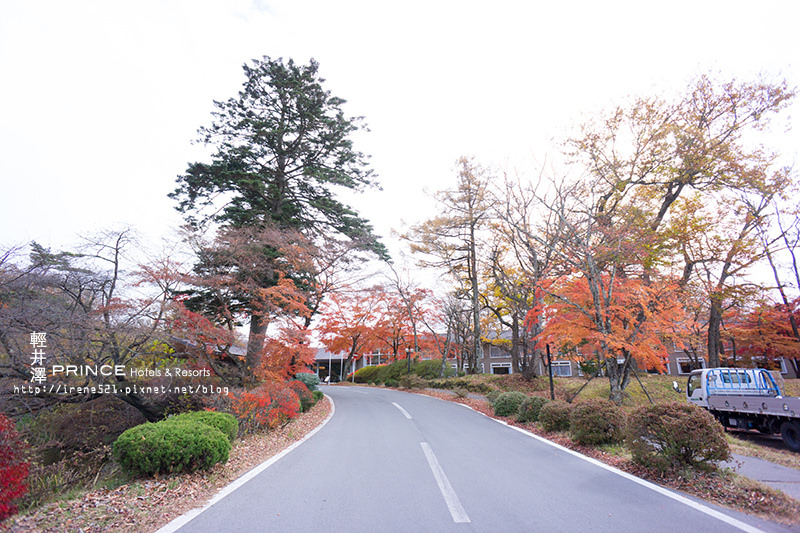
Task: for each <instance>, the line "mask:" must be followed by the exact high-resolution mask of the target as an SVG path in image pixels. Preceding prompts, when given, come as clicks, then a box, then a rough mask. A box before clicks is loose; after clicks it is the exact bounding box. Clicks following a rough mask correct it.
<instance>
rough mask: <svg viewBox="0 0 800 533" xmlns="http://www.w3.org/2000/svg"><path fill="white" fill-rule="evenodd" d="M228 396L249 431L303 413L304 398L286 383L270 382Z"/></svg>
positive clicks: (274, 426) (287, 419) (269, 425)
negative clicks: (301, 398)
mask: <svg viewBox="0 0 800 533" xmlns="http://www.w3.org/2000/svg"><path fill="white" fill-rule="evenodd" d="M228 398H229V399H230V402H231V403H230V407H229V409H230V411H231V412H232V413H233V415H234V416H235V417H236V418H237V419H238V421H239V425H240V426H241V427H242V428H243V430H244V431H245V432H254V431H259V430H263V429H274V428H276V427H278V426H281V425H283V424H285V423H286V422H288V421H289V420H291V419H292V418H294V417H296V416H297V415H298V414H299V413H300V398H298V396H297V393H296V392H295V391H294V390H292V388H291V387H290V386H289V384H288V383H286V382H275V381H272V382H266V383H263V384H261V385H259V386H258V387H256V388H255V389H252V390H250V391H246V390H243V391H239V392H231V393H229V394H228Z"/></svg>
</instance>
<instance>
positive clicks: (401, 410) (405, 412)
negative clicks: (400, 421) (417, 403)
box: [392, 402, 411, 420]
mask: <svg viewBox="0 0 800 533" xmlns="http://www.w3.org/2000/svg"><path fill="white" fill-rule="evenodd" d="M392 405H394V406H395V407H397V408H398V409H400V412H401V413H403V415H405V417H406V418H408V419H409V420H411V415H410V414H408V411H406V410H405V409H403V408H402V407H401V406H399V405H397V404H396V403H394V402H392Z"/></svg>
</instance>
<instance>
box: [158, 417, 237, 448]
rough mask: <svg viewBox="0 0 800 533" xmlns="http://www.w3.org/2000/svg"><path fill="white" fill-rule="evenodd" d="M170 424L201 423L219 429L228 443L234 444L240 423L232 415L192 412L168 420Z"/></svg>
mask: <svg viewBox="0 0 800 533" xmlns="http://www.w3.org/2000/svg"><path fill="white" fill-rule="evenodd" d="M167 420H168V421H169V422H180V421H184V420H188V421H191V422H199V423H201V424H205V425H207V426H211V427H212V428H216V429H218V430H219V431H220V432H222V434H223V435H225V436H226V437H227V438H228V442H231V443H233V440H234V439H235V438H236V435H238V434H239V422H238V421H237V420H236V417H234V416H233V415H231V414H228V413H220V412H217V411H192V412H191V413H181V414H179V415H175V416H171V417H169V418H168V419H167Z"/></svg>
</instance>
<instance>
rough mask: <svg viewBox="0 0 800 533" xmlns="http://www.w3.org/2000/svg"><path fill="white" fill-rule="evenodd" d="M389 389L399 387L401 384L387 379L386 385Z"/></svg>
mask: <svg viewBox="0 0 800 533" xmlns="http://www.w3.org/2000/svg"><path fill="white" fill-rule="evenodd" d="M384 385H386V386H387V387H397V386H399V385H400V382H399V381H397V380H396V379H387V380H386V383H384Z"/></svg>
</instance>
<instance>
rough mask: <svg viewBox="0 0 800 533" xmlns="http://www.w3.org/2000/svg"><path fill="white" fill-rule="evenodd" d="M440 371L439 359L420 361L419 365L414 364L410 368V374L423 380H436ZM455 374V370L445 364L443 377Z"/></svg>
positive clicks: (440, 363)
mask: <svg viewBox="0 0 800 533" xmlns="http://www.w3.org/2000/svg"><path fill="white" fill-rule="evenodd" d="M441 369H442V360H441V359H427V360H425V361H420V362H419V363H415V364H414V365H413V366H412V372H414V373H415V374H416V375H418V376H419V377H421V378H423V379H438V378H439V371H440V370H441ZM455 374H456V371H455V369H453V368H452V367H450V365H447V364H445V367H444V377H445V378H447V377H450V376H454V375H455Z"/></svg>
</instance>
